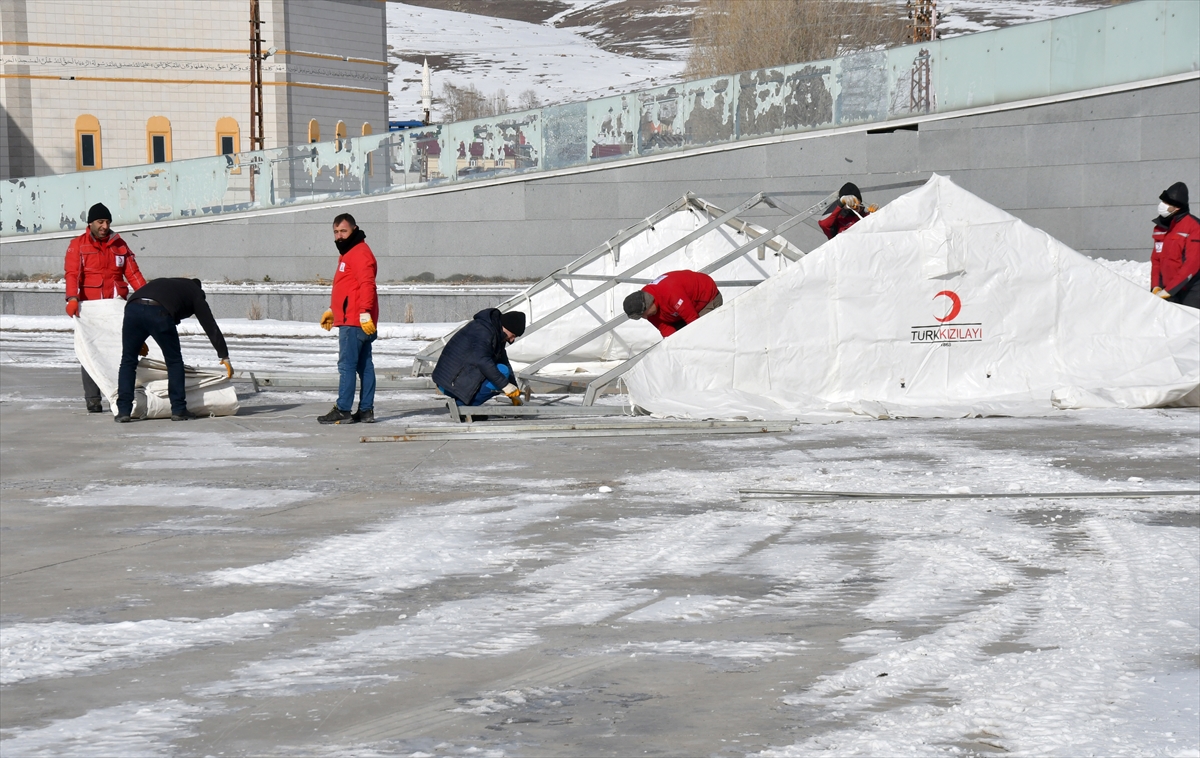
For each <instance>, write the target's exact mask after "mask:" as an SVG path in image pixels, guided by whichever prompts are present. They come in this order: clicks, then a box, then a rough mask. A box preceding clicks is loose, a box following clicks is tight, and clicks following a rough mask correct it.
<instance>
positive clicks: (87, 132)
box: [75, 113, 104, 171]
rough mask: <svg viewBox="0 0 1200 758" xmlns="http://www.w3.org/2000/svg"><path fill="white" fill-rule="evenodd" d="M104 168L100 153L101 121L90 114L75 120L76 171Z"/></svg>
mask: <svg viewBox="0 0 1200 758" xmlns="http://www.w3.org/2000/svg"><path fill="white" fill-rule="evenodd" d="M98 168H104V159H103V156H102V154H101V152H100V121H99V119H97V118H96V117H95V116H93V115H92V114H90V113H85V114H83V115H82V116H80V117H79V118H77V119H75V170H76V171H93V170H95V169H98Z"/></svg>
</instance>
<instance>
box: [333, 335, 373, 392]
mask: <svg viewBox="0 0 1200 758" xmlns="http://www.w3.org/2000/svg"><path fill="white" fill-rule="evenodd" d="M377 336H378V333H376V334H367V333H366V332H364V331H363V330H362V327H358V326H339V327H338V399H337V407H338V410H339V411H343V412H346V413H349V412H350V411H352V410H354V384H355V380H356V379H358V378H359V377H362V392H361V394H360V395H359V397H358V409H359V410H360V411H370V410H374V409H375V363H374V362H373V361H372V360H371V343H372V342H374V341H375V338H376V337H377Z"/></svg>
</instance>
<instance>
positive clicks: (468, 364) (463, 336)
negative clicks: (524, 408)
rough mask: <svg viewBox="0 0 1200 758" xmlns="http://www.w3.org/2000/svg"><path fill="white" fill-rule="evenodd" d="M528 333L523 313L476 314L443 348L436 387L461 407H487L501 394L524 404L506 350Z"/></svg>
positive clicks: (496, 311)
mask: <svg viewBox="0 0 1200 758" xmlns="http://www.w3.org/2000/svg"><path fill="white" fill-rule="evenodd" d="M524 333H525V314H524V313H522V312H520V311H509V312H508V313H501V312H500V311H499V309H497V308H487V309H485V310H482V311H480V312H479V313H476V314H475V317H474V318H473V319H472V320H471V321H470V322H469V323H468V324H467V325H466V326H464V327H463V328H462V329H459V330H458V331H457V332H456V333H455V334H454V336H453V337H451V338H450V340H449V341H448V342H447V343H446V346H445V347H444V348H442V354H441V355H440V356H439V357H438V362H437V365H436V366H434V368H433V382H434V384H436V385H437V387H438V389H439V390H441V391H442V394H443V395H448V396H449V397H452V398H454V399H455V401H457V403H458V404H459V405H470V406H475V405H483V404H484V403H485V402H487V401H488V400H489V399H491V398H492V397H494V396H495V395H498V394H501V393H503V394H504V395H506V396H507V397H508V398H509V399H510V400H512V404H513V405H520V404H521V390H520V389H519V388H518V387H517V385H516V384H515V383H514V379H515V378H516V373H515V372H514V371H513V368H512V364H511V363H509V361H508V353H507V352H506V350H505V348H506V346H508V345H511V344H512V343H513V341H514V340H515V339H516V338H517V337H520V336H521V335H522V334H524Z"/></svg>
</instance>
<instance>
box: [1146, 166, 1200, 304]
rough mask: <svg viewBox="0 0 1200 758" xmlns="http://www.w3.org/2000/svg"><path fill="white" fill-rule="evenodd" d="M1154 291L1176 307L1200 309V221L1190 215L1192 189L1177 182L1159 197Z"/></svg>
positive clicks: (1152, 267)
mask: <svg viewBox="0 0 1200 758" xmlns="http://www.w3.org/2000/svg"><path fill="white" fill-rule="evenodd" d="M1158 200H1159V203H1158V218H1156V219H1154V252H1152V253H1150V291H1151V292H1153V293H1154V294H1156V295H1158V296H1159V297H1161V298H1163V299H1166V300H1169V301H1171V302H1172V303H1180V304H1181V305H1187V306H1189V307H1192V308H1200V286H1196V279H1197V274H1198V273H1200V220H1197V219H1196V217H1195V216H1193V215H1191V214H1190V213H1189V212H1188V188H1187V185H1186V184H1184V183H1183V182H1175V183H1174V184H1172V185H1171V186H1170V187H1167V189H1165V190H1164V191H1163V193H1162V194H1161V195H1159V196H1158Z"/></svg>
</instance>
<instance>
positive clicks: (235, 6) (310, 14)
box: [0, 0, 388, 179]
mask: <svg viewBox="0 0 1200 758" xmlns="http://www.w3.org/2000/svg"><path fill="white" fill-rule="evenodd" d="M258 5H259V18H260V20H261V27H260V28H261V37H262V51H263V53H264V54H267V57H265V58H264V60H263V63H262V102H263V137H264V140H263V141H264V145H263V146H264V147H266V148H272V147H282V146H285V145H294V144H299V143H306V142H315V141H320V140H326V141H328V140H331V139H335V138H338V137H354V136H357V135H361V134H364V133H380V132H386V131H387V99H388V92H387V89H388V86H387V84H388V63H387V60H386V58H387V29H386V3H385V2H384V0H259V2H258ZM250 15H251V0H204V1H203V2H201V1H199V0H0V109H2V111H3V113H2V118H0V179H9V178H17V177H27V176H44V175H47V174H62V173H68V172H72V171H89V170H97V169H102V168H114V167H118V166H136V165H141V164H149V163H158V162H163V161H172V160H182V159H187V158H200V157H205V156H212V155H221V154H227V153H239V152H243V151H248V150H250V149H251V145H250V111H251V92H252V87H251V84H250V81H251V78H250V66H251V62H250V56H249V54H250V28H251V27H250Z"/></svg>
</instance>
